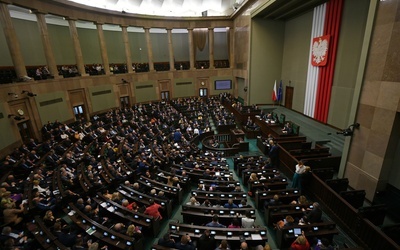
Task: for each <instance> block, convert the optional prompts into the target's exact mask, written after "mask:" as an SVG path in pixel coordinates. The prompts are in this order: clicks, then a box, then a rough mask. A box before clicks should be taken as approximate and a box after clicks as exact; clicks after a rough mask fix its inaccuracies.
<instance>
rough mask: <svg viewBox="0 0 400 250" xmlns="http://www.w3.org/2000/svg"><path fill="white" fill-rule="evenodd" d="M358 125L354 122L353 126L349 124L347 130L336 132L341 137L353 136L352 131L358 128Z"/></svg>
mask: <svg viewBox="0 0 400 250" xmlns="http://www.w3.org/2000/svg"><path fill="white" fill-rule="evenodd" d="M359 127H360V123H358V122H356V123H354V124H351V125H350V126H349V127H348V128H346V129H344V130H342V131H341V132H336V134H338V135H343V136H352V135H353V134H354V129H356V128H359Z"/></svg>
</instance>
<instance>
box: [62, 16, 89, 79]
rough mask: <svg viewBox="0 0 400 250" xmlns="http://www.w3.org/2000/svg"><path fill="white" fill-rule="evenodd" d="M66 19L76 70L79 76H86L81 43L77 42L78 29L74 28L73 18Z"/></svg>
mask: <svg viewBox="0 0 400 250" xmlns="http://www.w3.org/2000/svg"><path fill="white" fill-rule="evenodd" d="M67 20H68V26H69V33H70V35H71V38H72V42H73V44H74V51H75V60H76V66H77V67H78V72H79V74H80V75H81V76H87V75H88V74H86V71H85V65H84V64H83V55H82V49H81V44H80V43H79V36H78V30H77V29H76V24H75V20H73V19H67Z"/></svg>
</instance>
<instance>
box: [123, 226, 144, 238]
mask: <svg viewBox="0 0 400 250" xmlns="http://www.w3.org/2000/svg"><path fill="white" fill-rule="evenodd" d="M126 235H128V236H129V237H132V238H133V239H134V240H138V239H140V238H142V237H143V235H142V232H141V231H140V228H139V227H136V226H135V225H133V224H131V225H129V226H128V228H127V229H126Z"/></svg>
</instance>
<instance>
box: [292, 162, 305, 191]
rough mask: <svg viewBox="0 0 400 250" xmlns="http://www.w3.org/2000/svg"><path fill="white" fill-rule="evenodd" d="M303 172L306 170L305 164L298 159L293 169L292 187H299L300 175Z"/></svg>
mask: <svg viewBox="0 0 400 250" xmlns="http://www.w3.org/2000/svg"><path fill="white" fill-rule="evenodd" d="M305 172H306V166H305V165H304V163H303V161H299V162H298V164H297V165H296V169H295V171H294V175H293V180H292V188H299V189H301V175H302V174H304V173H305Z"/></svg>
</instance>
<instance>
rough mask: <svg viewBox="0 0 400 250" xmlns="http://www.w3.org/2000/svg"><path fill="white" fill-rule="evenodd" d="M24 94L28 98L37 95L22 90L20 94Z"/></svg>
mask: <svg viewBox="0 0 400 250" xmlns="http://www.w3.org/2000/svg"><path fill="white" fill-rule="evenodd" d="M25 93H26V95H27V96H29V97H34V96H37V94H34V93H32V92H29V91H28V90H22V93H21V94H25Z"/></svg>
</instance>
